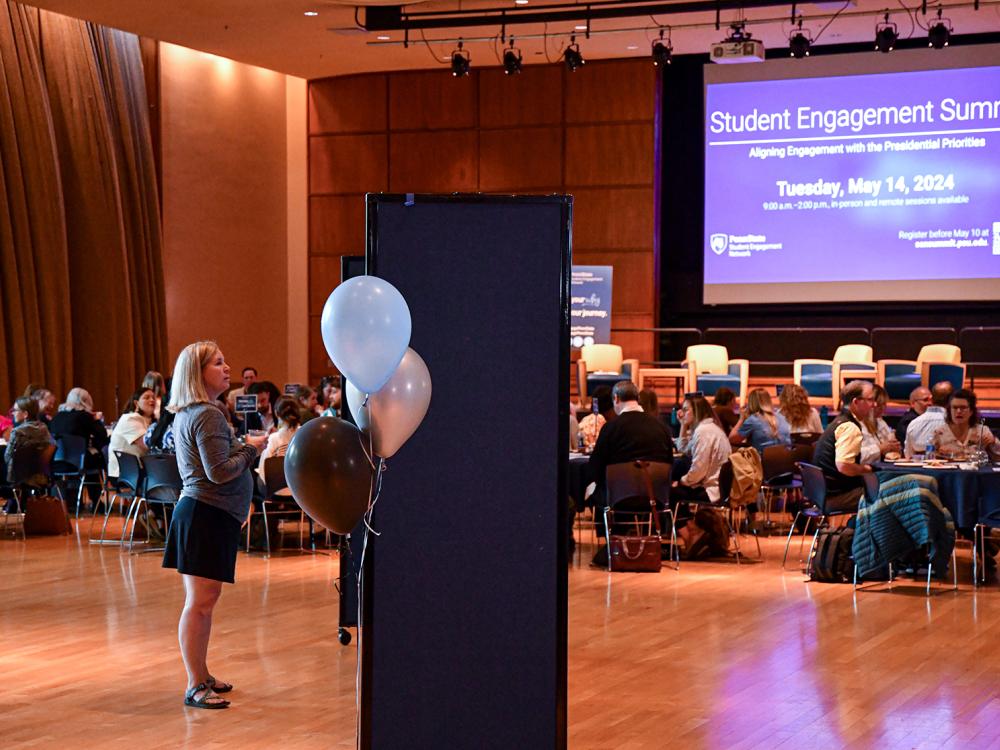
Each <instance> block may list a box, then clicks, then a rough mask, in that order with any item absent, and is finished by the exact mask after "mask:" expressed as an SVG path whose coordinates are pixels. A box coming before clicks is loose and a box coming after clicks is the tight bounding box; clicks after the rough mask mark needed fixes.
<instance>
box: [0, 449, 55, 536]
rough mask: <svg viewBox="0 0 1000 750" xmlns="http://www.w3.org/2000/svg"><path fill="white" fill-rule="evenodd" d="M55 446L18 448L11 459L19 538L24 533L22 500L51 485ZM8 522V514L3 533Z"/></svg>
mask: <svg viewBox="0 0 1000 750" xmlns="http://www.w3.org/2000/svg"><path fill="white" fill-rule="evenodd" d="M55 452H56V446H55V445H54V444H52V443H49V444H47V445H42V446H26V447H21V448H18V449H17V450H15V451H14V455H13V456H12V457H11V466H10V486H11V487H12V488H13V491H14V510H15V514H16V515H17V517H18V520H19V521H20V523H21V538H22V539H25V540H26V539H27V536H26V535H25V533H24V498H25V497H26V496H28V495H33V494H35V493H38V492H46V491H47V490H48V488H49V486H50V485H51V484H52V457H53V456H54V455H55ZM9 522H10V514H9V513H5V514H4V532H5V533H6V531H7V526H8V524H9Z"/></svg>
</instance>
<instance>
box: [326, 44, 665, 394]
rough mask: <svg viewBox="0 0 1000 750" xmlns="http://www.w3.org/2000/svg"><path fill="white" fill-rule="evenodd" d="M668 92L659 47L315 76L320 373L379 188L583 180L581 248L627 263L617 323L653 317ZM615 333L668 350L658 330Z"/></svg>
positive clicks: (520, 188)
mask: <svg viewBox="0 0 1000 750" xmlns="http://www.w3.org/2000/svg"><path fill="white" fill-rule="evenodd" d="M655 101H656V73H655V72H654V69H653V67H652V65H650V64H649V62H648V61H647V60H646V59H639V60H627V61H592V62H590V63H588V64H587V66H586V68H585V69H584V70H581V71H578V72H577V73H575V74H573V75H570V74H569V73H567V72H566V71H565V68H564V67H563V66H562V65H561V64H553V65H531V66H528V67H526V68H525V70H524V72H523V73H522V74H521V75H519V76H505V75H504V74H503V71H502V69H500V68H476V69H473V72H472V75H470V76H469V77H468V78H466V79H461V80H455V79H454V78H453V77H451V76H450V75H448V74H447V71H446V70H444V69H442V70H435V71H410V72H398V73H377V74H370V75H360V76H349V77H345V78H340V79H326V80H321V81H313V82H311V83H310V120H309V123H310V132H312V133H314V136H313V137H312V138H310V193H311V195H310V203H309V206H310V208H309V212H310V217H309V218H310V250H309V251H310V313H311V314H312V317H311V318H310V347H309V348H310V360H309V362H310V364H309V366H310V378H311V379H312V380H313V381H315V380H318V378H319V377H320V376H322V375H323V374H326V373H328V372H331V371H332V367H331V365H330V363H329V362H328V359H327V356H326V351H325V350H324V348H323V342H322V338H321V335H320V330H319V317H318V316H319V313H320V311H321V310H322V305H323V302H324V301H325V299H326V296H327V295H328V294H329V293H330V291H331V290H332V289H333V285H334V284H336V283H337V282H338V281H339V280H340V255H341V254H357V253H361V252H362V251H363V249H364V246H363V245H364V201H363V194H364V193H365V192H368V191H376V190H390V191H392V192H436V193H450V192H455V191H463V192H475V191H484V192H532V193H551V192H566V193H570V194H572V195H573V196H574V198H575V203H574V228H573V232H574V239H573V242H574V248H573V250H574V261H575V262H576V263H578V264H592V265H612V266H614V268H615V274H614V296H613V314H614V318H613V320H612V326H613V327H614V328H650V327H652V326H653V323H654V320H655V319H656V307H655V306H656V304H657V300H656V285H655V280H654V278H653V271H654V265H655V264H654V261H653V229H654V205H653V200H654V195H653V180H654V172H653V139H654V122H653V115H654V107H655ZM317 133H322V134H323V135H315V134H317ZM612 340H613V341H614V342H615V343H618V344H620V345H622V346H623V347H624V349H625V352H626V354H627V356H629V357H638V358H639V359H641V360H643V361H647V362H648V361H652V360H654V359H655V358H656V352H655V346H656V337H655V336H654V335H653V334H651V333H614V334H612Z"/></svg>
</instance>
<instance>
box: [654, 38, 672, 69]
mask: <svg viewBox="0 0 1000 750" xmlns="http://www.w3.org/2000/svg"><path fill="white" fill-rule="evenodd" d="M664 31H666V33H667V38H666V39H664V38H663V34H664ZM673 54H674V46H673V44H671V40H670V29H666V30H664V29H660V38H659V39H656V40H654V41H653V45H652V55H653V65H655V66H657V67H662V66H664V65H670V60H671V58H672V57H673Z"/></svg>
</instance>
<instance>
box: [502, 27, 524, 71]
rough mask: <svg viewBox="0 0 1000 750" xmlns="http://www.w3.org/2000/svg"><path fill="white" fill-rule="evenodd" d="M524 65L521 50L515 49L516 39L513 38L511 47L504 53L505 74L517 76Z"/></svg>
mask: <svg viewBox="0 0 1000 750" xmlns="http://www.w3.org/2000/svg"><path fill="white" fill-rule="evenodd" d="M523 65H524V63H523V61H522V57H521V50H519V49H517V48H515V47H514V37H511V38H510V47H509V48H508V49H507V50H505V51H504V53H503V72H504V74H505V75H509V76H514V75H517V74H518V73H520V72H521V68H522V67H523Z"/></svg>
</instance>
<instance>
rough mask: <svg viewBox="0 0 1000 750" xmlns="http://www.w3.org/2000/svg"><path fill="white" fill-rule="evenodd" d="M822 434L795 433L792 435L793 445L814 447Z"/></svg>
mask: <svg viewBox="0 0 1000 750" xmlns="http://www.w3.org/2000/svg"><path fill="white" fill-rule="evenodd" d="M822 434H823V433H821V432H793V433H792V445H793V446H795V445H809V446H812V445H814V444H815V443H816V441H817V440H819V437H820V435H822Z"/></svg>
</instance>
